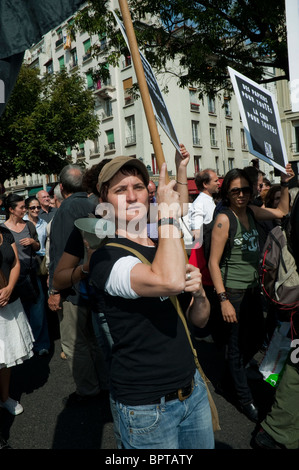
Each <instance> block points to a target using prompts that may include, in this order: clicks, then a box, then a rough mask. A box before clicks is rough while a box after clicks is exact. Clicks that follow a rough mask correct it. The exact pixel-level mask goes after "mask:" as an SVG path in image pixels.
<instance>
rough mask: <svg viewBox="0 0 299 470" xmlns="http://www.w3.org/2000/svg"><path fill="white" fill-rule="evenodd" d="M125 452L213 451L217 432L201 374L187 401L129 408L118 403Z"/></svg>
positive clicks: (163, 400) (197, 374)
mask: <svg viewBox="0 0 299 470" xmlns="http://www.w3.org/2000/svg"><path fill="white" fill-rule="evenodd" d="M116 407H117V411H118V415H119V426H120V434H121V440H122V444H123V447H124V448H125V449H213V448H214V445H215V444H214V433H213V427H212V418H211V411H210V405H209V400H208V397H207V391H206V386H205V384H204V381H203V380H202V378H201V376H200V374H199V372H198V371H196V373H195V376H194V390H193V393H192V394H191V395H190V397H189V398H187V399H186V400H184V401H180V400H179V399H177V400H171V401H167V402H165V399H164V397H162V398H161V401H160V403H159V404H156V405H139V406H128V405H124V404H122V403H119V402H116Z"/></svg>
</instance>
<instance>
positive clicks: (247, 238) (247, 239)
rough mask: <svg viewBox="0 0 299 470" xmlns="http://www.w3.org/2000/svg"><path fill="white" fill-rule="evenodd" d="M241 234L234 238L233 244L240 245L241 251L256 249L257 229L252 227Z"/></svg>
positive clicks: (257, 247) (257, 248)
mask: <svg viewBox="0 0 299 470" xmlns="http://www.w3.org/2000/svg"><path fill="white" fill-rule="evenodd" d="M242 235H243V236H242V237H241V238H240V237H238V238H235V239H234V246H241V250H242V251H258V250H259V246H258V231H257V230H256V229H255V228H254V229H252V230H251V231H250V232H244V233H243V234H242Z"/></svg>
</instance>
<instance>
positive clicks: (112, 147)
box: [105, 129, 115, 152]
mask: <svg viewBox="0 0 299 470" xmlns="http://www.w3.org/2000/svg"><path fill="white" fill-rule="evenodd" d="M106 136H107V144H106V145H105V152H108V151H109V150H115V142H114V131H113V129H109V131H106Z"/></svg>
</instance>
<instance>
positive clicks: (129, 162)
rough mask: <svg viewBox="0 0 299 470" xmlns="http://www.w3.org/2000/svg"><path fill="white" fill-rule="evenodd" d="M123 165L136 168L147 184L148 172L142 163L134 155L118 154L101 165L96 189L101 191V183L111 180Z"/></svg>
mask: <svg viewBox="0 0 299 470" xmlns="http://www.w3.org/2000/svg"><path fill="white" fill-rule="evenodd" d="M124 166H131V167H132V166H133V167H134V168H137V170H138V171H139V172H140V173H141V174H142V176H143V177H144V179H145V182H146V186H147V185H148V183H149V174H148V171H147V169H146V166H145V165H144V163H142V161H140V160H138V159H137V158H134V157H125V156H120V157H115V158H113V159H112V160H111V162H109V163H106V165H104V166H103V168H102V170H101V172H100V174H99V178H98V186H97V189H98V191H99V192H100V191H101V187H102V184H103V183H106V182H107V181H109V180H111V178H113V176H115V175H116V173H117V172H118V171H119V170H120V169H121V168H122V167H124Z"/></svg>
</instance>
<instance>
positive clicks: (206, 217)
mask: <svg viewBox="0 0 299 470" xmlns="http://www.w3.org/2000/svg"><path fill="white" fill-rule="evenodd" d="M215 207H216V205H215V202H214V199H213V198H212V196H209V195H208V194H206V193H200V194H199V195H198V196H197V198H196V199H195V201H194V202H193V203H192V204H191V207H190V208H189V212H188V217H189V225H190V228H191V230H200V229H201V227H202V224H208V223H209V222H211V220H212V219H213V214H214V210H215Z"/></svg>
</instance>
